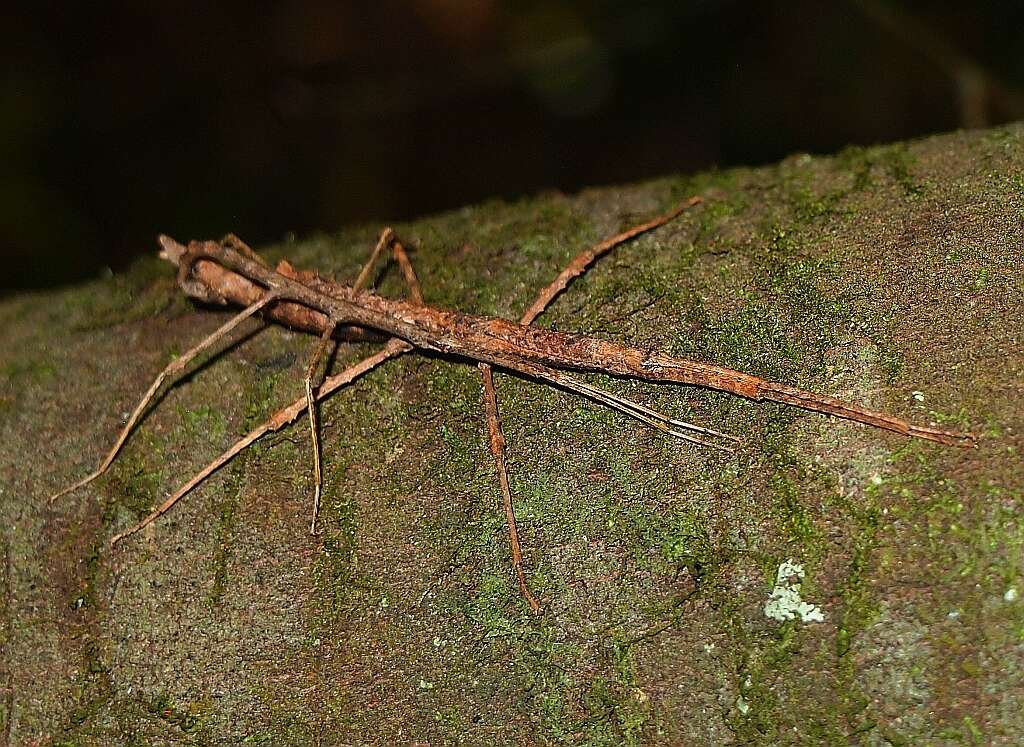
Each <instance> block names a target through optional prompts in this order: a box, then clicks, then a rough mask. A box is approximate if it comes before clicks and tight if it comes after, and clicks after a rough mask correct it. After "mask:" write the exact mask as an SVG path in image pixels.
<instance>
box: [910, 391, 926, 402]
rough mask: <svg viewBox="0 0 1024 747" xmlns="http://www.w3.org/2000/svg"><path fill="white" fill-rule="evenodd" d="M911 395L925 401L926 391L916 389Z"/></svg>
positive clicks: (919, 400)
mask: <svg viewBox="0 0 1024 747" xmlns="http://www.w3.org/2000/svg"><path fill="white" fill-rule="evenodd" d="M910 396H911V397H913V398H914V399H916V400H917V401H918V402H924V392H921V391H918V390H917V389H915V390H914V391H912V392H911V393H910Z"/></svg>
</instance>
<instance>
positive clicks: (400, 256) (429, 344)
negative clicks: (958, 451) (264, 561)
mask: <svg viewBox="0 0 1024 747" xmlns="http://www.w3.org/2000/svg"><path fill="white" fill-rule="evenodd" d="M700 202H701V199H700V198H699V197H693V198H691V199H689V200H687V201H686V202H684V203H683V204H682V205H680V206H679V207H677V208H676V209H674V210H672V211H670V212H669V213H666V214H665V215H662V216H659V217H657V218H654V219H653V220H650V221H648V222H646V223H643V224H641V225H638V226H634V227H633V228H631V229H629V230H627V231H624V232H623V233H620V234H617V235H616V236H613V237H611V238H609V239H606V240H605V241H602V242H601V243H599V244H597V245H595V246H594V247H591V248H590V249H588V250H587V251H585V252H583V253H582V254H580V255H578V256H577V257H576V258H575V259H574V260H573V261H572V262H570V263H569V265H568V266H567V267H566V268H565V269H564V270H563V271H562V272H561V273H560V274H559V275H558V277H557V278H556V279H555V280H554V281H553V282H552V283H551V284H550V285H548V286H547V287H546V288H544V290H543V291H541V293H540V294H539V295H538V297H537V299H536V300H535V301H534V303H533V305H531V306H530V308H529V309H528V310H527V311H526V313H525V314H524V315H523V316H522V318H521V319H520V322H519V323H518V324H516V323H513V322H509V321H506V320H504V319H496V318H489V317H482V316H474V315H470V314H464V313H461V312H458V311H451V310H446V309H440V308H434V307H430V306H427V305H425V304H424V301H423V295H422V292H421V290H420V284H419V281H418V279H417V277H416V273H415V271H414V270H413V267H412V264H411V262H410V261H409V257H408V255H407V253H406V251H405V249H404V247H403V246H402V243H401V242H400V241H399V240H398V239H397V237H396V236H395V235H394V233H393V232H392V231H391V230H390V229H385V230H384V232H383V233H382V234H381V236H380V239H379V240H378V242H377V244H376V246H375V248H374V250H373V252H372V254H371V256H370V258H369V260H367V262H366V264H365V266H364V267H363V269H362V271H361V272H360V273H359V276H358V277H357V279H356V280H355V282H354V283H353V284H352V285H351V286H348V285H343V284H341V283H337V282H335V281H333V280H328V279H325V278H322V277H320V276H319V275H317V274H316V273H314V272H306V271H301V270H297V269H295V268H293V267H292V266H291V265H290V264H289V263H288V262H285V261H282V262H280V263H279V264H278V265H277V267H276V268H271V267H269V266H268V265H267V264H266V263H265V262H264V261H263V260H262V259H261V258H260V257H259V255H257V254H256V253H255V252H254V251H253V250H252V249H250V248H249V247H248V246H247V245H246V244H244V243H243V242H242V241H241V240H240V239H238V238H237V237H235V236H233V235H229V236H227V237H225V238H224V239H222V240H221V241H219V242H216V241H193V242H191V243H189V244H188V246H184V245H182V244H179V243H178V242H176V241H174V240H173V239H171V238H169V237H167V236H161V237H160V244H161V246H162V251H161V253H160V256H161V257H162V258H164V259H166V260H168V261H169V262H171V263H172V264H174V265H176V266H177V268H178V284H179V285H180V286H181V288H182V289H183V290H184V291H185V293H186V294H187V295H188V296H190V297H191V298H193V299H196V300H199V301H202V302H206V303H213V304H218V305H229V304H230V305H239V306H243V307H244V309H243V310H242V311H241V312H240V313H238V314H237V315H236V316H234V317H232V318H231V319H230V320H229V321H228V322H226V323H225V324H224V325H222V326H221V327H220V328H219V329H217V330H216V331H215V332H213V333H212V334H211V335H209V336H207V337H206V338H205V339H204V340H202V341H201V342H200V343H199V344H198V345H196V346H195V347H193V348H192V349H191V350H189V351H188V352H186V353H185V354H184V355H182V356H180V357H178V358H176V359H175V360H174V361H172V362H171V363H170V364H169V365H168V366H167V367H166V368H165V369H164V370H163V371H162V372H161V373H160V374H159V375H158V376H157V377H156V379H155V380H154V382H153V384H152V385H151V386H150V388H149V390H148V391H147V392H146V393H145V395H144V396H143V398H142V400H141V401H140V402H139V404H138V405H137V406H136V408H135V410H134V411H133V412H132V414H131V416H130V417H129V418H128V422H127V423H126V424H125V426H124V427H123V429H122V430H121V432H120V434H119V435H118V438H117V440H116V441H115V443H114V445H113V447H112V448H111V450H110V452H109V453H108V454H107V456H106V457H105V458H104V460H103V461H102V462H101V463H100V465H99V467H98V468H97V469H96V470H95V471H94V472H92V473H91V474H89V475H88V476H86V477H85V478H83V479H82V480H80V481H78V482H76V483H75V484H73V485H71V486H69V487H67V488H65V489H64V490H62V491H61V492H60V493H57V494H56V495H54V496H53V497H52V498H50V500H51V502H52V501H53V500H56V499H57V498H58V497H60V496H62V495H64V494H66V493H69V492H71V491H73V490H76V489H78V488H80V487H83V486H85V485H87V484H89V483H90V482H92V481H93V480H95V479H96V478H97V477H99V476H100V475H102V474H103V473H104V472H106V471H107V469H108V468H109V467H110V465H111V463H112V462H113V461H114V458H115V457H116V456H117V454H118V452H119V451H120V450H121V447H122V446H123V445H124V443H125V441H126V440H127V438H128V436H129V435H130V433H131V432H132V431H133V430H134V428H135V426H136V425H137V424H138V422H139V420H140V419H141V418H142V416H143V414H144V413H145V411H146V409H147V407H148V405H149V403H150V402H151V401H152V400H153V397H154V396H155V395H156V394H157V392H158V391H159V390H160V389H161V387H162V386H163V384H164V383H165V382H166V381H168V380H170V379H173V378H174V377H176V376H178V375H179V374H180V373H181V372H182V371H184V370H185V368H186V367H187V366H188V364H189V362H190V361H192V360H193V359H194V358H195V357H196V356H197V355H199V354H200V353H201V352H202V351H204V350H206V349H207V348H209V347H210V346H211V345H213V344H214V343H215V342H216V341H217V340H220V339H221V338H223V337H224V336H226V335H228V334H229V333H230V332H231V331H232V330H234V329H235V328H236V327H237V326H238V325H239V324H241V323H242V322H244V321H245V320H246V319H248V318H249V317H252V316H254V315H256V314H261V315H262V316H263V317H265V318H266V319H268V320H270V321H274V322H278V323H281V324H285V325H287V326H289V327H292V328H294V329H298V330H302V331H307V332H312V333H317V334H319V335H320V340H319V342H318V343H317V345H316V348H315V350H314V353H313V355H312V356H311V358H310V361H309V365H308V367H307V369H306V375H305V379H304V388H305V394H304V396H303V397H300V398H299V399H297V400H296V401H295V402H293V403H292V404H290V405H289V406H288V407H285V408H283V409H281V410H279V411H277V412H276V413H274V414H273V415H272V416H271V417H270V418H268V419H267V420H266V421H265V422H264V423H263V424H262V425H260V426H259V427H257V428H256V429H255V430H253V431H252V432H251V433H249V434H248V435H246V436H245V437H244V438H242V439H241V440H239V441H238V442H236V443H235V444H234V445H233V446H231V447H230V448H229V449H228V450H227V451H225V452H224V453H223V454H221V455H220V456H219V457H217V458H216V459H214V460H213V461H212V462H210V464H208V465H207V466H206V467H204V468H203V469H202V470H200V471H199V472H197V473H196V474H195V475H194V476H193V477H191V478H190V479H189V480H188V481H187V482H185V483H184V484H183V485H182V486H181V487H179V488H178V489H177V490H176V491H174V493H172V494H171V495H170V496H169V497H168V498H167V499H166V500H164V501H163V503H161V504H160V505H159V506H157V507H156V508H155V509H154V510H153V511H152V512H151V513H150V514H149V515H148V516H146V517H145V518H144V519H142V520H141V521H139V522H138V523H137V524H135V525H133V526H131V527H129V528H128V529H125V530H124V531H122V532H120V533H119V534H116V535H115V536H114V537H113V538H112V539H111V540H110V544H111V545H112V546H113V545H115V544H117V543H118V542H120V541H121V540H122V539H124V538H125V537H128V536H129V535H131V534H134V533H135V532H137V531H139V530H140V529H142V528H143V527H145V526H147V525H148V524H150V523H152V522H153V521H154V520H156V519H157V518H159V517H160V516H161V515H163V514H164V513H166V512H167V511H168V510H169V509H170V508H171V507H172V506H173V505H174V504H175V503H176V502H177V501H178V500H179V499H181V497H182V496H184V495H185V494H187V493H188V492H189V491H191V490H192V489H193V488H195V487H196V486H197V485H199V484H200V483H201V482H203V480H205V479H206V478H207V477H209V476H210V475H211V474H212V473H213V472H215V471H217V470H218V469H219V468H220V467H222V466H223V465H224V464H226V463H227V462H229V461H230V460H231V459H232V458H233V457H234V456H235V455H237V454H238V453H239V452H241V451H242V450H243V449H245V448H246V447H248V446H249V445H251V444H252V443H253V442H255V441H256V440H258V439H259V438H261V437H262V436H264V435H265V434H267V433H270V432H272V431H277V430H279V429H281V428H283V427H284V426H285V425H287V424H288V423H291V422H292V421H294V420H295V419H297V418H298V417H299V416H300V415H302V413H303V412H305V413H306V414H307V417H308V420H309V425H310V438H311V443H312V456H313V479H314V495H313V516H312V522H311V531H312V532H313V533H315V532H316V523H317V513H318V511H319V505H320V493H321V485H322V475H321V469H320V443H319V437H318V427H317V419H316V407H315V405H316V402H317V401H319V400H322V399H324V398H325V397H327V396H328V395H330V394H331V393H333V392H334V391H336V390H337V389H339V388H340V387H342V386H345V385H346V384H349V383H351V382H352V381H354V380H355V379H357V378H358V377H360V376H362V375H363V374H364V373H366V372H367V371H370V370H371V369H373V368H374V367H376V366H378V365H380V364H381V363H383V362H384V361H386V360H388V359H390V358H394V357H396V356H399V355H401V354H403V353H406V352H409V351H411V350H413V349H421V350H425V351H432V352H435V353H440V354H444V355H447V356H451V357H455V358H458V359H462V360H464V361H469V362H476V363H477V364H478V365H479V367H480V369H481V374H482V377H483V390H484V406H485V412H486V417H487V423H488V431H489V440H490V448H491V452H492V454H493V455H494V458H495V461H496V466H497V471H498V478H499V484H500V487H501V491H502V497H503V502H504V508H505V513H506V518H507V523H508V532H509V541H510V544H511V553H512V564H513V568H514V570H515V573H516V579H517V582H518V584H519V588H520V591H521V593H522V595H523V597H524V599H525V600H526V601H527V603H528V604H529V605H530V607H531V609H533V610H534V611H535V612H536V611H538V610H540V603H539V602H538V601H537V599H536V598H535V597H534V596H533V594H532V593H531V592H530V590H529V588H528V587H527V584H526V579H525V575H524V572H523V563H522V552H521V549H520V544H519V539H518V532H517V528H516V521H515V514H514V511H513V507H512V496H511V491H510V489H509V482H508V476H507V470H506V466H505V440H504V437H503V435H502V432H501V424H500V421H499V419H498V405H497V397H496V394H495V389H494V381H493V377H492V374H491V367H492V366H497V367H499V368H501V369H505V370H509V371H512V372H515V373H517V374H520V375H522V376H525V377H527V378H531V379H535V380H539V381H542V382H545V383H548V384H552V385H554V386H557V387H560V388H563V389H567V390H569V391H571V392H575V393H577V394H579V395H582V396H584V397H586V398H588V399H591V400H593V401H595V402H597V403H599V404H602V405H605V406H607V407H610V408H612V409H614V410H617V411H619V412H621V413H623V414H626V415H629V416H630V417H633V418H636V419H637V420H639V421H641V422H643V423H644V424H646V425H648V426H650V427H653V428H656V429H658V430H661V431H663V432H665V433H667V434H669V435H671V436H674V437H676V438H678V439H681V440H683V441H687V442H690V443H693V444H696V445H700V446H705V447H709V448H714V449H720V450H724V451H732V450H733V449H734V447H735V444H736V443H738V442H739V440H738V439H736V438H734V437H733V436H729V435H727V434H724V433H720V432H718V431H715V430H712V429H710V428H704V427H700V426H696V425H693V424H690V423H686V422H683V421H681V420H677V419H674V418H671V417H669V416H667V415H664V414H662V413H660V412H658V411H656V410H653V409H651V408H649V407H646V406H644V405H642V404H640V403H637V402H632V401H630V400H628V399H625V398H623V397H620V396H618V395H615V394H613V393H611V392H608V391H605V390H603V389H601V388H599V387H596V386H594V385H592V384H590V383H589V382H586V381H584V380H582V379H580V378H578V377H576V376H574V375H572V373H570V372H572V371H590V372H600V373H605V374H610V375H613V376H618V377H626V378H634V379H643V380H647V381H656V382H671V383H676V384H688V385H695V386H701V387H706V388H710V389H716V390H719V391H723V392H728V393H730V394H735V395H738V396H741V397H745V398H748V399H752V400H755V401H771V402H779V403H783V404H787V405H792V406H794V407H800V408H803V409H805V410H811V411H814V412H818V413H823V414H826V415H834V416H837V417H840V418H846V419H848V420H852V421H855V422H858V423H864V424H867V425H872V426H875V427H877V428H882V429H885V430H890V431H894V432H896V433H900V434H902V435H905V436H910V437H914V438H922V439H927V440H930V441H935V442H938V443H941V444H946V445H951V446H964V447H967V446H972V445H973V444H974V437H973V436H972V435H971V434H969V433H957V432H953V431H946V430H940V429H937V428H931V427H925V426H918V425H912V424H910V423H908V422H907V421H905V420H902V419H900V418H897V417H894V416H892V415H888V414H885V413H881V412H876V411H873V410H869V409H866V408H864V407H860V406H858V405H855V404H850V403H847V402H843V401H841V400H838V399H836V398H834V397H830V396H827V395H824V394H817V393H814V392H810V391H805V390H802V389H797V388H795V387H792V386H788V385H786V384H782V383H777V382H772V381H768V380H765V379H762V378H759V377H757V376H753V375H751V374H747V373H743V372H741V371H734V370H731V369H728V368H723V367H720V366H716V365H713V364H710V363H703V362H698V361H693V360H686V359H682V358H676V357H672V356H669V355H666V354H664V353H659V352H657V351H645V350H640V349H637V348H632V347H628V346H625V345H620V344H617V343H613V342H608V341H605V340H600V339H596V338H592V337H583V336H579V335H574V334H569V333H564V332H556V331H551V330H546V329H541V328H537V327H532V326H530V325H531V324H532V322H533V321H534V320H535V319H536V318H537V317H538V316H539V315H540V314H541V313H542V312H543V311H544V310H545V309H546V308H547V307H548V305H550V303H551V301H552V300H553V299H554V298H555V297H556V296H558V294H559V293H561V292H562V291H563V290H565V288H566V287H567V286H568V285H569V283H570V282H572V280H573V279H574V278H576V277H578V276H579V275H582V274H583V273H584V272H585V271H586V270H587V268H588V267H589V266H590V265H591V264H593V262H594V261H595V260H596V259H597V258H598V257H600V256H602V255H603V254H606V253H607V252H609V251H611V250H612V249H613V248H615V247H616V246H619V245H620V244H622V243H624V242H626V241H629V240H630V239H633V238H635V237H636V236H638V235H640V234H642V233H645V232H647V231H651V230H653V229H655V228H658V227H659V226H662V225H664V224H665V223H667V222H668V221H670V220H672V219H673V218H675V217H677V216H678V215H679V214H680V213H682V212H683V211H684V210H686V209H688V208H691V207H693V206H695V205H697V204H699V203H700ZM385 251H390V252H391V253H392V255H393V257H394V259H395V261H396V262H397V264H398V266H399V268H400V269H401V271H402V274H403V276H404V278H405V281H406V284H407V285H408V288H409V294H410V297H411V300H409V301H403V300H392V299H387V298H383V297H381V296H379V295H376V294H375V293H373V292H371V291H368V290H364V287H365V285H366V283H367V281H368V280H369V278H370V275H371V272H372V271H373V268H374V266H375V264H376V263H377V261H378V259H379V258H380V255H381V254H382V253H384V252H385ZM381 335H383V336H385V337H387V338H388V339H387V342H386V343H385V344H384V346H383V347H382V348H381V349H380V350H379V351H378V352H377V353H374V354H373V355H371V356H369V357H367V358H364V359H363V360H361V361H360V362H358V363H356V364H354V365H353V366H350V367H349V368H347V369H345V370H344V371H342V372H340V373H337V374H334V375H332V376H328V377H327V378H325V379H324V380H323V381H322V382H319V380H318V379H319V377H318V376H317V372H318V370H319V369H320V367H321V364H322V362H323V361H324V359H325V357H326V356H327V354H328V352H329V350H330V346H331V345H332V344H333V343H334V342H335V341H336V340H356V339H374V338H377V339H379V337H380V336H381Z"/></svg>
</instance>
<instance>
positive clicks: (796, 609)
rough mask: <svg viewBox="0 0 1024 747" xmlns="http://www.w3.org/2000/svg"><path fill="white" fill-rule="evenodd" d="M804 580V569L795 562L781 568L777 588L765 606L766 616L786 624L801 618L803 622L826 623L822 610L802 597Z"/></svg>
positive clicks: (784, 564) (777, 577)
mask: <svg viewBox="0 0 1024 747" xmlns="http://www.w3.org/2000/svg"><path fill="white" fill-rule="evenodd" d="M803 578H804V567H803V566H802V565H800V564H799V563H795V562H793V560H787V561H785V562H784V563H782V564H781V565H780V566H779V570H778V573H776V574H775V588H774V589H772V594H771V596H770V597H768V601H767V602H765V605H764V614H765V615H767V616H768V617H770V618H771V619H773V620H777V621H779V622H785V621H786V620H795V619H796V618H797V617H799V618H800V620H801V622H805V623H806V622H824V621H825V614H824V613H823V612H822V611H821V608H820V607H818V606H816V605H813V604H810V603H809V602H805V601H804V600H803V599H802V598H801V596H800V585H801V582H802V581H803Z"/></svg>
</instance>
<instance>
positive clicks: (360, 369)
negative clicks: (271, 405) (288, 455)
mask: <svg viewBox="0 0 1024 747" xmlns="http://www.w3.org/2000/svg"><path fill="white" fill-rule="evenodd" d="M411 349H412V346H410V345H409V344H408V343H407V342H405V341H404V340H396V339H392V340H389V341H388V342H387V344H386V345H385V346H384V347H383V348H381V350H379V351H378V352H376V353H374V354H373V355H371V356H369V357H367V358H363V360H361V361H359V362H358V363H355V364H354V365H352V366H349V367H348V368H346V369H345V370H344V371H342V372H341V373H337V374H335V375H334V376H329V377H328V378H327V379H326V380H325V381H324V383H323V385H322V386H321V387H320V388H319V389H318V390H317V392H316V399H317V401H320V400H322V399H325V398H326V397H328V396H329V395H331V394H332V393H333V392H335V391H336V390H337V389H340V388H341V387H343V386H345V385H346V384H350V383H352V382H353V381H355V380H356V379H357V378H359V377H360V376H362V375H363V374H365V373H367V372H368V371H371V370H372V369H374V368H376V367H377V366H379V365H380V364H381V363H384V361H386V360H388V359H390V358H394V357H396V356H399V355H401V354H402V353H405V352H407V351H409V350H411ZM306 408H307V402H306V398H305V396H303V397H299V398H298V399H297V400H295V401H294V402H292V403H291V404H290V405H288V406H287V407H285V408H282V409H280V410H278V411H277V412H276V413H274V414H273V415H272V416H271V417H270V418H268V419H267V420H266V421H264V422H263V423H262V424H261V425H259V426H258V427H257V428H255V429H254V430H252V431H251V432H250V433H249V434H248V435H246V436H245V437H244V438H241V439H239V440H238V441H237V442H236V443H235V444H234V445H233V446H231V448H229V449H228V450H227V451H225V452H224V453H223V454H221V455H220V456H219V457H217V458H216V459H214V460H213V461H212V462H210V463H209V464H208V465H206V466H205V467H203V468H202V469H201V470H199V472H197V473H196V474H195V475H193V476H192V477H191V478H189V480H188V481H187V482H186V483H185V484H183V485H182V486H181V487H180V488H178V489H177V490H176V491H174V493H173V494H171V495H170V496H169V497H168V498H167V499H166V500H165V501H164V502H163V503H161V504H160V505H159V506H157V507H156V508H155V509H153V511H152V512H151V513H150V514H149V515H148V516H146V518H144V519H143V520H142V521H140V522H138V523H137V524H134V525H133V526H131V527H129V528H128V529H126V530H124V531H123V532H120V533H118V534H116V535H114V537H113V538H112V539H111V540H110V544H111V546H113V545H116V544H117V543H118V542H120V541H121V540H123V539H124V538H125V537H128V536H130V535H132V534H135V533H136V532H137V531H139V530H140V529H142V528H144V527H146V526H148V525H149V524H152V523H153V522H154V521H155V520H156V519H158V518H160V517H161V516H163V515H164V514H165V513H167V512H168V511H169V510H170V509H171V507H172V506H173V505H174V504H175V503H177V502H178V501H179V500H181V498H182V497H183V496H185V495H186V494H187V493H189V491H191V490H192V489H193V488H195V487H196V486H197V485H199V484H200V483H202V482H203V481H204V480H205V479H206V478H207V477H209V476H210V475H212V474H213V473H214V472H216V471H217V470H219V469H220V468H221V467H223V466H224V465H225V464H227V463H228V462H230V461H231V460H232V459H233V458H234V457H235V456H236V455H237V454H238V453H239V452H241V451H243V450H244V449H245V448H247V447H248V446H250V445H252V444H253V443H255V442H256V441H258V440H259V439H260V438H262V437H263V436H265V435H266V434H268V433H271V432H273V431H278V430H281V429H282V428H284V427H285V426H286V425H288V424H289V423H291V422H292V421H294V420H295V419H296V418H298V417H299V416H300V415H301V414H302V413H303V412H305V411H306Z"/></svg>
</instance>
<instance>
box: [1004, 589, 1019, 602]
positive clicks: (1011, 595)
mask: <svg viewBox="0 0 1024 747" xmlns="http://www.w3.org/2000/svg"><path fill="white" fill-rule="evenodd" d="M1019 596H1020V592H1018V591H1017V587H1016V586H1011V587H1010V588H1009V589H1007V590H1006V593H1005V594H1003V601H1004V602H1016V601H1017V597H1019Z"/></svg>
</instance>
